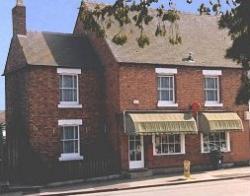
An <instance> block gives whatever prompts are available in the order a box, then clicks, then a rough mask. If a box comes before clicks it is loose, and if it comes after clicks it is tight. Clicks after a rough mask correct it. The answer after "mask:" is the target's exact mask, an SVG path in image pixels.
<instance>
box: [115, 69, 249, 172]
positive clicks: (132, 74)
mask: <svg viewBox="0 0 250 196" xmlns="http://www.w3.org/2000/svg"><path fill="white" fill-rule="evenodd" d="M164 67H168V66H164ZM168 68H171V67H168ZM203 69H205V68H203ZM119 76H120V77H119V80H120V82H119V84H120V112H123V111H126V110H144V111H145V110H149V111H150V110H166V111H190V106H191V104H192V103H193V102H199V103H201V105H202V109H201V110H202V111H208V110H209V111H212V110H216V111H234V112H237V113H238V115H239V116H240V117H241V118H242V121H243V124H244V131H243V132H230V139H231V143H230V144H231V152H230V153H225V161H226V162H238V161H245V160H249V159H250V144H249V123H248V121H246V120H244V111H247V110H248V106H247V105H237V104H236V103H235V99H236V97H237V95H238V92H239V89H240V87H241V76H242V70H240V69H222V76H221V80H220V83H221V84H220V85H221V100H222V103H223V107H219V108H210V107H209V108H208V107H204V91H203V77H204V76H203V75H202V68H195V67H189V68H188V67H181V68H178V73H177V75H176V77H175V82H176V100H177V101H176V102H177V103H178V108H162V107H160V108H159V107H157V80H156V77H157V75H156V73H155V66H150V65H133V64H123V65H121V66H120V70H119ZM232 79H233V80H232ZM134 99H138V100H139V101H140V104H139V105H134V104H133V100H134ZM120 129H121V132H122V130H123V127H122V126H121V127H120ZM120 137H121V140H122V141H121V142H122V144H123V145H122V148H121V152H120V153H121V155H122V168H123V169H128V137H127V135H126V134H121V136H120ZM144 140H145V141H144V150H145V160H146V167H148V168H159V167H171V166H182V164H183V160H185V159H189V160H191V162H192V163H193V164H196V165H197V164H206V163H207V162H208V155H206V154H201V153H200V151H201V150H200V149H201V147H200V135H186V154H185V155H170V156H153V146H152V138H151V136H145V137H144Z"/></svg>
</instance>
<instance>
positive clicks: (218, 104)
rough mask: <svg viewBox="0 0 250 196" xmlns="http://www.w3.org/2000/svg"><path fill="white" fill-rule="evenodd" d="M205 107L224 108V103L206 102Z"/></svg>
mask: <svg viewBox="0 0 250 196" xmlns="http://www.w3.org/2000/svg"><path fill="white" fill-rule="evenodd" d="M205 107H223V103H209V102H205Z"/></svg>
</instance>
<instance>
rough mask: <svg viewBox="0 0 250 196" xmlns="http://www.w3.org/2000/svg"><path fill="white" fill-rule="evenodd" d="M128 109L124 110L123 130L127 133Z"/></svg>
mask: <svg viewBox="0 0 250 196" xmlns="http://www.w3.org/2000/svg"><path fill="white" fill-rule="evenodd" d="M126 129H127V127H126V111H123V131H124V133H126Z"/></svg>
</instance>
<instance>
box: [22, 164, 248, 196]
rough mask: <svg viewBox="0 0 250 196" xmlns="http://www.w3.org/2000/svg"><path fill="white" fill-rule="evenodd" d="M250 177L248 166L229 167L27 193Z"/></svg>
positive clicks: (50, 187) (83, 191)
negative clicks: (186, 174) (187, 173)
mask: <svg viewBox="0 0 250 196" xmlns="http://www.w3.org/2000/svg"><path fill="white" fill-rule="evenodd" d="M246 177H250V166H247V167H238V168H230V169H219V170H213V171H203V172H199V173H194V174H191V177H190V178H185V177H184V176H183V175H181V174H177V175H172V176H170V175H157V176H152V177H147V178H140V179H117V180H114V179H113V180H106V181H99V182H89V183H86V182H85V183H76V184H69V185H65V184H64V185H63V186H59V184H57V186H55V184H54V185H48V186H46V187H40V188H39V191H38V192H37V193H33V194H27V195H43V196H45V195H46V196H47V195H53V196H57V195H58V196H61V195H77V194H81V195H82V194H91V193H105V192H112V191H121V190H133V189H142V188H151V187H161V186H173V185H181V184H190V183H200V182H210V181H222V180H232V179H240V178H246Z"/></svg>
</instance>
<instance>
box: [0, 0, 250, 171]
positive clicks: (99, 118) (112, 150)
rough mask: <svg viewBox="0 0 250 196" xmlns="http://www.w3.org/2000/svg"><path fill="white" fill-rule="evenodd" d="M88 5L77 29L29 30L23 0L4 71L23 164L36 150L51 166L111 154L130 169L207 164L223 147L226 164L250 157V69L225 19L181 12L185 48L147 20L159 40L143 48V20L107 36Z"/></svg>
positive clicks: (12, 149)
mask: <svg viewBox="0 0 250 196" xmlns="http://www.w3.org/2000/svg"><path fill="white" fill-rule="evenodd" d="M81 11H84V10H81ZM81 11H80V12H79V17H78V19H77V21H76V25H75V29H74V31H73V33H72V34H61V33H50V32H27V30H26V18H25V6H24V5H23V4H20V3H19V4H17V5H16V7H15V8H13V38H12V42H11V46H10V50H9V56H8V59H7V63H6V68H5V72H4V75H5V78H6V122H7V142H8V146H9V165H10V167H11V168H12V170H13V171H15V170H18V169H19V170H20V167H21V168H22V167H23V165H24V163H27V162H30V161H34V160H31V157H32V159H33V158H34V157H35V158H36V160H37V161H36V163H37V164H38V165H39V163H40V162H42V163H43V164H44V165H47V166H48V165H50V164H51V163H55V162H56V163H57V164H63V163H66V162H67V163H72V162H81V161H84V160H86V159H94V158H101V157H103V156H109V157H113V158H116V159H117V160H118V162H117V163H118V166H119V168H120V170H121V171H129V170H130V171H131V170H134V169H142V168H143V169H152V170H151V171H154V169H156V170H157V169H160V168H170V169H169V170H171V169H173V168H178V167H179V168H180V167H182V164H183V161H184V160H185V159H188V160H190V161H191V162H192V164H193V165H194V166H197V167H206V166H207V165H208V164H209V152H210V151H211V150H213V149H215V148H217V149H220V150H221V151H223V152H224V160H223V162H224V163H228V164H231V163H248V161H249V160H250V142H249V139H250V138H249V137H250V136H249V123H248V121H247V120H245V118H244V114H245V112H246V111H248V105H237V104H236V101H235V100H236V98H237V97H238V94H239V92H240V89H241V86H242V82H241V81H242V80H241V79H242V77H244V76H245V75H246V73H245V71H244V70H243V69H242V68H241V65H239V64H237V63H236V62H234V61H232V60H231V59H227V58H225V54H226V50H227V49H228V48H229V47H230V45H231V44H232V42H231V40H230V38H229V37H228V35H227V31H224V30H219V28H218V25H217V20H218V18H217V17H214V16H197V15H191V14H181V20H180V22H179V27H180V33H181V36H182V39H183V43H182V44H181V45H178V46H173V45H171V44H170V43H168V40H166V39H165V38H159V37H155V36H154V32H152V30H151V29H152V28H150V27H146V29H145V31H146V32H147V33H148V35H149V36H150V45H149V46H147V47H146V48H144V49H141V48H139V46H138V45H137V43H136V41H135V40H136V37H137V36H138V34H137V32H136V31H135V32H133V31H132V30H131V28H134V27H133V26H131V25H128V26H126V27H125V28H124V29H123V30H124V32H125V33H127V34H128V35H129V36H128V37H129V39H128V42H127V43H126V44H125V45H124V46H118V45H116V44H114V43H113V42H112V41H111V40H112V36H113V35H114V34H115V32H116V31H117V29H118V26H116V25H113V26H112V27H111V28H110V29H109V30H107V37H105V38H104V39H103V38H98V37H96V36H95V35H94V34H93V33H89V32H86V31H85V30H84V26H83V25H82V23H81V21H80V14H81ZM152 25H157V21H153V22H152ZM190 55H192V58H190V57H189V56H190ZM195 107H197V108H199V111H198V113H194V112H192V108H195Z"/></svg>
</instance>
